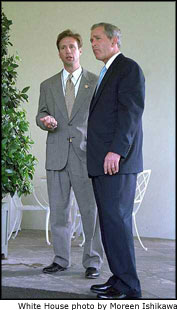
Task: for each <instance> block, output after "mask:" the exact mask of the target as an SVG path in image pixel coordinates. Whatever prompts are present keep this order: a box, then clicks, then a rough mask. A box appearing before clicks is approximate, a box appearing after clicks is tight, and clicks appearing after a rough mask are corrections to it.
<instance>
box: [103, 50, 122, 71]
mask: <svg viewBox="0 0 177 310" xmlns="http://www.w3.org/2000/svg"><path fill="white" fill-rule="evenodd" d="M119 54H121V52H118V53H116V54H114V55H113V56H112V57H111V58H110V59H109V60H108V61H107V63H106V64H105V67H106V69H107V70H108V68H109V67H110V65H111V64H112V63H113V61H114V59H115V58H116V57H117V56H118V55H119Z"/></svg>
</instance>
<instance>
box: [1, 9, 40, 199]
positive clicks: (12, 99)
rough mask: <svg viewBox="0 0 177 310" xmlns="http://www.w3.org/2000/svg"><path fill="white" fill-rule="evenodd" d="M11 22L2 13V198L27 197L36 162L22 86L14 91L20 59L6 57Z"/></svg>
mask: <svg viewBox="0 0 177 310" xmlns="http://www.w3.org/2000/svg"><path fill="white" fill-rule="evenodd" d="M11 25H12V21H11V20H8V19H7V17H6V16H5V14H4V12H1V27H2V31H1V35H2V41H1V56H2V58H1V59H2V65H1V76H2V79H1V80H2V86H1V116H2V117H1V118H2V127H1V128H2V129H1V132H2V137H1V138H2V144H1V176H2V177H1V178H2V180H1V182H2V195H5V194H7V193H10V195H11V196H13V195H14V194H15V192H16V191H17V193H18V195H19V196H21V195H22V194H25V195H26V194H30V193H31V191H32V183H31V181H32V179H33V176H34V172H35V165H36V163H37V159H36V158H35V156H33V155H32V154H30V149H31V145H32V144H33V143H34V142H33V141H32V139H31V138H30V136H29V135H28V130H29V122H28V121H27V119H26V111H25V110H24V109H23V108H22V107H21V105H22V102H28V95H27V91H28V90H29V88H30V87H25V88H24V89H23V90H22V91H20V90H18V89H17V88H16V80H17V71H16V70H17V68H18V66H19V65H18V62H19V57H18V56H14V55H13V56H10V55H8V46H9V45H12V43H11V42H10V40H9V31H10V26H11Z"/></svg>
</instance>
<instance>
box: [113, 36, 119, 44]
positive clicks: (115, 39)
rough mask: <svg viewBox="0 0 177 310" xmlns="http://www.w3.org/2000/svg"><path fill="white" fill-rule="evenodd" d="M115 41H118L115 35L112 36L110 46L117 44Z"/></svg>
mask: <svg viewBox="0 0 177 310" xmlns="http://www.w3.org/2000/svg"><path fill="white" fill-rule="evenodd" d="M117 42H118V38H117V37H113V38H112V46H115V45H117Z"/></svg>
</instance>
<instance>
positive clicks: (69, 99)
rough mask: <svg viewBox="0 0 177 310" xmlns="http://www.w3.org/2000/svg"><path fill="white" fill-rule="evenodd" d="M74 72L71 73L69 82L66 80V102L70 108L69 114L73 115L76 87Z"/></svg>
mask: <svg viewBox="0 0 177 310" xmlns="http://www.w3.org/2000/svg"><path fill="white" fill-rule="evenodd" d="M71 79H72V74H69V76H68V79H67V82H66V90H65V102H66V106H67V109H68V115H69V117H70V116H71V111H72V107H73V104H74V100H75V89H74V84H73V82H72V80H71Z"/></svg>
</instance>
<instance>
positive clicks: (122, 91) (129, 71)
mask: <svg viewBox="0 0 177 310" xmlns="http://www.w3.org/2000/svg"><path fill="white" fill-rule="evenodd" d="M144 97H145V79H144V75H143V72H142V70H141V68H140V67H139V65H138V64H137V63H136V62H135V61H133V60H132V59H129V58H127V57H125V56H124V55H123V54H119V55H118V56H117V57H116V58H115V60H114V61H113V63H112V64H111V66H110V67H109V69H108V70H107V72H106V74H105V76H104V78H103V80H102V83H101V84H100V87H99V88H98V91H97V93H96V95H95V96H93V98H92V102H91V105H90V112H89V119H88V131H87V167H88V173H89V176H98V175H103V174H104V169H103V165H104V158H105V156H106V154H107V153H108V152H114V153H117V154H119V155H121V160H120V170H119V173H120V174H127V173H138V172H140V171H142V170H143V158H142V142H143V132H142V113H143V110H144Z"/></svg>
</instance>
